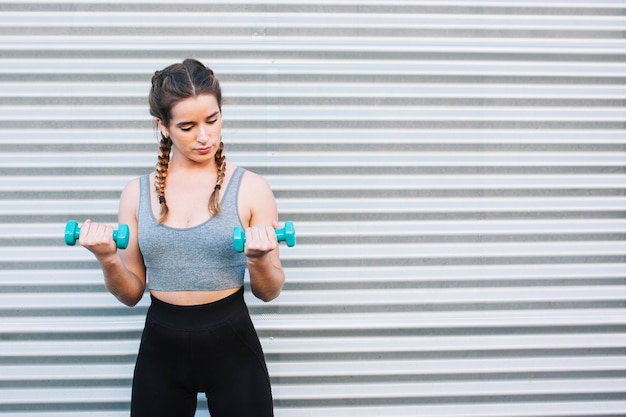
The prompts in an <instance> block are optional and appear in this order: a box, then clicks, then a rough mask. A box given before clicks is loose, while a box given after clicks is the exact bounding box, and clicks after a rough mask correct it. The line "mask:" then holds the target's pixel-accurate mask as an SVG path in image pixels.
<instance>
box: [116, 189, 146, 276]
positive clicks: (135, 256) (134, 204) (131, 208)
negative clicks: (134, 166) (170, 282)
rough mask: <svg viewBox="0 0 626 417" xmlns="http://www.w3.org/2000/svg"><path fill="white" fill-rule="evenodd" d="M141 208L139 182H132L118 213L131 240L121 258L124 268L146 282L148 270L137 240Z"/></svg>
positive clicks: (120, 222)
mask: <svg viewBox="0 0 626 417" xmlns="http://www.w3.org/2000/svg"><path fill="white" fill-rule="evenodd" d="M138 207H139V181H138V179H136V180H133V181H131V182H130V183H128V185H126V187H125V188H124V190H123V191H122V195H121V196H120V205H119V211H118V222H119V224H126V225H128V229H129V232H130V238H129V240H128V247H127V248H126V249H124V250H120V251H119V255H120V258H121V259H122V262H124V266H125V267H126V269H128V270H129V271H130V272H131V273H133V274H134V275H135V276H137V278H139V279H140V280H141V281H143V282H144V283H145V282H146V268H145V265H144V262H143V256H142V254H141V251H140V250H139V240H138V238H137V211H138Z"/></svg>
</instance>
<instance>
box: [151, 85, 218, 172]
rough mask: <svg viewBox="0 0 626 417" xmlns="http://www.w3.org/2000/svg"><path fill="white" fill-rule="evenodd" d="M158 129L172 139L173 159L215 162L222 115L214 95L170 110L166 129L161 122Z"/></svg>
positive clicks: (182, 101)
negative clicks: (182, 158)
mask: <svg viewBox="0 0 626 417" xmlns="http://www.w3.org/2000/svg"><path fill="white" fill-rule="evenodd" d="M158 125H159V129H161V132H162V133H163V134H164V135H165V136H169V137H170V138H171V139H172V144H173V147H174V154H173V156H172V157H173V158H174V157H177V156H182V157H185V158H187V159H189V160H191V161H194V162H199V163H200V162H206V161H209V160H213V159H214V158H215V152H217V149H218V147H219V145H220V142H221V138H222V113H221V111H220V107H219V105H218V103H217V100H216V99H215V97H214V96H213V95H210V94H203V95H199V96H197V97H190V98H187V99H184V100H181V101H179V102H178V103H176V104H175V105H174V107H172V111H171V120H170V124H169V126H165V125H164V124H163V123H162V121H161V120H158Z"/></svg>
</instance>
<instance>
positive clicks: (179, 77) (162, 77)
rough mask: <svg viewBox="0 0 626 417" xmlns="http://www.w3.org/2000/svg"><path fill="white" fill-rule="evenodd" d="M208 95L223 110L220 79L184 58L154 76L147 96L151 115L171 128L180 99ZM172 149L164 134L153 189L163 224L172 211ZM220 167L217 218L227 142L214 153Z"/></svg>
mask: <svg viewBox="0 0 626 417" xmlns="http://www.w3.org/2000/svg"><path fill="white" fill-rule="evenodd" d="M203 94H209V95H212V96H214V97H215V99H216V101H217V104H218V106H219V109H220V112H221V111H222V90H221V88H220V84H219V81H218V79H217V78H216V77H215V74H214V73H213V71H212V70H211V69H210V68H208V67H206V66H204V64H202V63H201V62H200V61H197V60H195V59H185V60H184V61H183V62H182V63H177V64H173V65H170V66H168V67H167V68H165V69H163V70H161V71H156V72H155V73H154V76H153V77H152V88H151V89H150V94H149V95H148V103H149V104H150V114H151V115H152V116H153V117H155V119H158V120H160V121H161V123H163V124H164V125H165V126H169V124H170V120H171V117H172V113H171V112H172V107H174V105H175V104H176V103H178V102H179V101H181V100H184V99H187V98H191V97H197V96H199V95H203ZM171 150H172V139H171V138H170V137H169V136H165V135H164V134H163V132H161V141H160V144H159V154H158V160H157V163H156V166H155V181H154V187H155V190H156V193H157V196H158V197H159V204H160V206H161V212H160V215H159V219H158V222H159V223H163V222H164V221H165V220H166V219H167V214H168V212H169V209H168V207H167V202H166V201H165V187H166V183H167V170H168V167H169V162H170V152H171ZM215 163H216V164H217V180H216V184H215V189H214V190H213V192H212V193H211V197H210V199H209V212H210V213H211V214H212V215H218V214H219V212H220V190H221V188H222V184H223V182H224V177H225V176H226V156H225V155H224V143H223V142H221V141H220V145H219V148H218V150H217V152H216V154H215Z"/></svg>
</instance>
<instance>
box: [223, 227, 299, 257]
mask: <svg viewBox="0 0 626 417" xmlns="http://www.w3.org/2000/svg"><path fill="white" fill-rule="evenodd" d="M275 232H276V239H277V240H278V241H279V242H285V243H286V244H287V246H289V247H292V246H294V245H295V244H296V229H295V228H294V227H293V223H292V222H289V221H287V222H285V226H284V227H283V228H282V229H276V230H275ZM245 244H246V232H245V231H244V230H243V229H242V228H241V227H239V226H237V227H235V229H234V230H233V246H234V247H235V250H236V251H237V252H243V248H244V245H245Z"/></svg>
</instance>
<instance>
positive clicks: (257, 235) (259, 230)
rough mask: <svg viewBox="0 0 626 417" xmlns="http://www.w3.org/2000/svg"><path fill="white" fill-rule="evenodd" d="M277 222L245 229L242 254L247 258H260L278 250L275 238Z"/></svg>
mask: <svg viewBox="0 0 626 417" xmlns="http://www.w3.org/2000/svg"><path fill="white" fill-rule="evenodd" d="M277 228H278V223H277V222H275V221H274V222H272V224H271V225H269V224H267V225H266V224H258V225H255V226H251V227H248V228H247V229H246V244H245V248H244V253H245V254H246V256H247V257H249V258H261V257H263V256H265V255H267V254H268V253H270V252H272V251H273V250H275V249H276V248H278V239H277V238H276V229H277Z"/></svg>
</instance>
